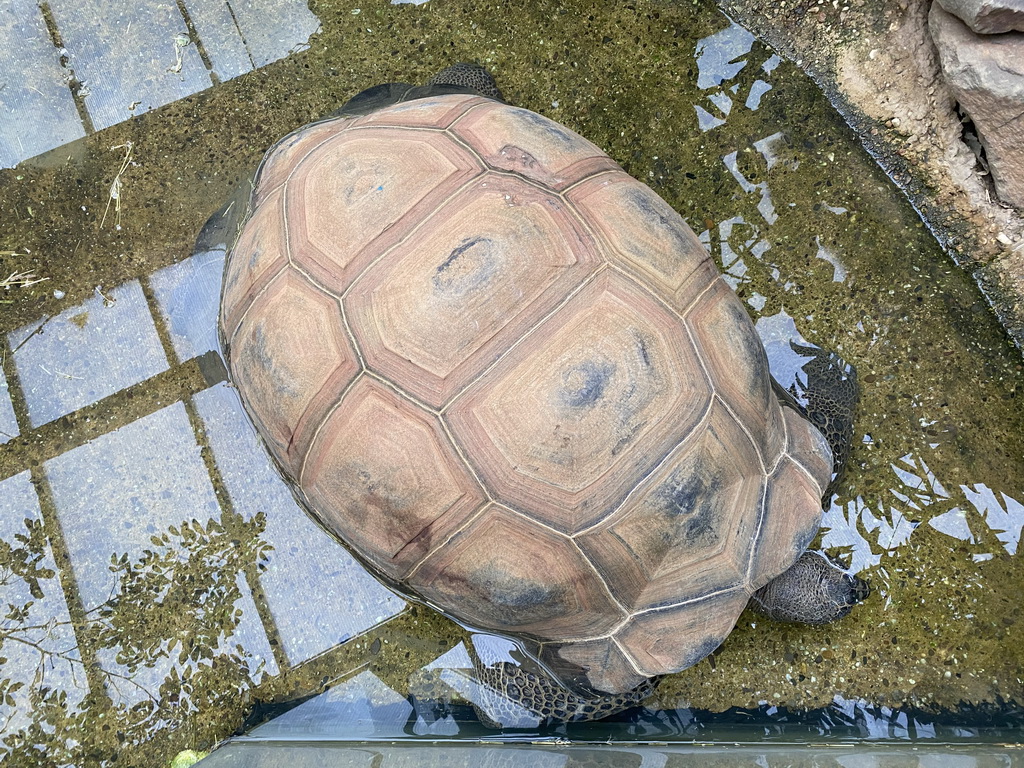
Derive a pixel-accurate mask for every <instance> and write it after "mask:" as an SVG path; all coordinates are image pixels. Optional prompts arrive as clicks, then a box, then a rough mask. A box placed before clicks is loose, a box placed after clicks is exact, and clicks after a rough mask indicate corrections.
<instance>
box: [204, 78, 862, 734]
mask: <svg viewBox="0 0 1024 768" xmlns="http://www.w3.org/2000/svg"><path fill="white" fill-rule="evenodd" d="M247 197H248V200H247V206H246V207H245V219H244V225H243V226H241V228H240V232H239V234H238V236H237V239H236V240H235V242H234V245H233V247H232V248H231V250H230V254H229V257H228V260H227V265H226V270H225V282H224V288H223V295H222V302H221V313H220V329H221V334H222V341H223V347H224V353H225V357H226V360H227V362H228V366H229V371H230V373H231V376H232V378H233V380H234V382H235V383H236V385H237V387H238V389H239V391H240V393H241V396H242V400H243V402H244V405H245V408H246V409H247V411H248V413H249V415H250V416H251V418H252V420H253V422H255V424H256V426H257V429H258V431H259V433H260V434H261V435H262V437H263V439H264V440H265V442H266V445H267V446H268V448H269V450H270V452H271V453H272V454H273V456H274V458H275V459H276V460H277V462H278V463H279V465H280V467H281V469H282V470H283V472H284V474H285V475H286V476H287V477H288V478H289V479H290V481H291V483H292V485H293V487H294V491H295V493H296V495H297V496H298V497H299V499H300V500H301V501H302V503H303V504H304V505H305V507H306V508H307V510H308V511H309V513H310V514H311V515H312V516H313V517H314V518H315V519H316V520H317V521H318V522H319V523H320V524H321V525H322V527H323V528H325V529H326V530H327V531H329V532H330V533H331V534H332V535H333V536H335V537H336V538H337V539H338V540H339V541H340V542H342V543H343V544H344V545H345V546H346V547H347V548H348V549H349V550H350V551H351V552H352V553H353V554H354V555H355V556H356V557H358V558H359V559H360V560H361V561H362V562H363V563H364V564H365V565H366V567H367V568H369V569H370V570H371V571H372V572H373V573H374V574H375V575H376V576H377V577H378V578H379V579H381V580H382V581H383V582H385V583H386V584H387V585H389V586H391V587H392V588H394V589H396V590H398V591H400V592H401V593H403V594H405V595H407V596H409V597H411V598H413V599H415V600H418V601H421V602H423V603H425V604H427V605H430V606H433V607H434V608H436V609H438V610H439V611H442V612H443V613H445V614H446V615H448V616H450V617H452V618H453V619H455V620H456V621H458V622H460V623H461V624H463V625H464V626H467V627H469V628H473V629H477V630H484V631H487V632H492V633H497V634H501V635H504V636H507V637H510V638H514V639H515V640H517V641H518V642H519V644H520V645H521V646H522V647H523V648H524V650H525V651H526V652H527V653H528V654H529V655H530V656H531V657H532V658H534V659H535V660H536V661H539V663H540V668H541V669H543V670H544V671H545V672H546V673H549V674H550V675H553V676H554V678H555V679H556V680H557V681H559V682H560V683H561V684H563V685H564V686H567V687H568V688H569V689H570V690H571V691H573V692H574V693H575V694H576V695H577V696H578V697H581V700H583V701H584V702H586V701H588V700H592V699H593V698H594V697H597V698H598V699H599V698H600V697H601V696H605V695H611V698H612V699H614V698H615V696H616V695H622V694H625V695H626V696H627V697H628V695H629V694H628V692H630V691H636V690H641V691H643V690H646V689H644V688H643V687H640V688H638V686H643V685H644V683H645V681H647V680H649V679H651V678H655V677H657V676H660V675H664V674H666V673H671V672H676V671H678V670H682V669H684V668H686V667H689V666H691V665H692V664H695V663H697V662H698V661H700V660H701V659H703V658H704V657H706V656H707V655H708V654H710V653H711V652H712V651H713V650H715V649H716V648H717V647H718V646H719V645H720V644H721V643H722V641H723V640H724V639H725V638H726V636H727V635H728V634H729V632H730V631H731V630H732V628H733V626H734V625H735V624H736V620H737V617H738V616H739V615H740V613H741V612H742V611H743V610H744V608H745V607H746V606H747V604H748V602H751V598H752V597H753V599H754V602H755V604H756V605H758V606H760V607H761V609H762V610H765V611H767V612H768V613H769V614H771V615H773V616H775V617H776V618H780V619H783V620H795V621H805V622H810V623H820V622H825V621H831V620H833V619H836V618H839V617H842V616H844V615H846V614H847V613H848V612H849V610H850V607H851V606H852V605H853V604H854V602H855V601H856V600H857V598H858V597H860V596H863V594H864V585H863V583H862V582H860V581H859V580H856V579H853V578H851V577H849V576H848V575H846V574H844V573H842V572H841V571H840V570H838V569H837V568H835V567H833V566H832V565H831V564H830V563H829V562H828V561H827V560H826V559H825V558H824V557H823V556H821V555H819V554H817V553H813V552H806V550H807V548H808V545H809V544H810V542H811V540H812V539H813V538H814V536H815V534H816V533H817V531H818V527H819V523H820V520H821V514H822V496H823V494H824V493H825V491H826V489H827V488H828V486H829V483H830V479H831V478H832V476H833V469H834V467H833V456H834V455H835V454H838V453H840V452H842V451H845V450H846V448H845V443H843V438H844V436H845V438H846V439H848V437H849V434H848V433H849V431H850V429H851V427H850V419H849V407H850V405H851V402H852V400H851V398H850V397H848V396H847V395H841V396H836V395H834V394H833V393H830V392H828V391H825V392H824V393H823V395H822V397H823V399H822V398H819V400H820V401H821V402H825V403H826V404H827V406H826V407H824V408H819V409H818V414H817V416H816V421H817V423H818V425H819V426H818V427H816V426H815V425H814V424H812V422H811V420H809V418H808V416H807V414H806V413H805V412H804V411H802V410H801V408H800V406H799V405H798V404H797V403H796V402H795V401H794V399H793V397H791V395H790V393H788V392H787V391H786V390H785V389H783V388H782V387H781V386H779V385H778V384H777V383H775V382H774V380H773V379H772V376H771V374H770V373H769V369H768V364H767V360H766V356H765V352H764V349H763V347H762V345H761V343H760V342H759V339H758V336H757V334H756V332H755V330H754V326H753V325H752V323H751V320H750V319H749V317H748V315H747V313H746V311H745V310H744V307H743V305H742V303H741V302H740V300H739V299H738V298H737V297H736V296H735V295H734V293H733V291H732V290H731V289H730V288H729V286H728V285H727V284H726V283H725V282H724V281H723V280H722V279H721V278H720V277H719V274H718V272H717V270H716V267H715V265H714V262H713V261H712V259H711V258H710V256H709V254H708V252H707V250H706V249H705V248H704V247H702V245H701V244H700V242H699V241H698V239H697V237H696V236H695V235H694V234H693V232H692V231H691V230H690V228H689V227H688V226H687V225H686V223H684V221H683V219H682V218H681V217H680V216H679V214H677V213H676V212H675V211H674V210H673V209H672V208H671V207H670V206H669V205H668V204H667V203H665V202H664V201H663V200H662V199H661V198H660V197H658V195H657V194H655V193H654V192H653V191H652V190H651V189H650V188H649V187H647V186H645V185H644V184H642V183H640V182H638V181H636V180H635V179H633V178H631V177H630V176H629V175H628V174H627V173H626V172H625V171H623V170H622V168H621V167H619V165H617V164H616V163H615V162H614V161H613V160H612V159H611V158H610V157H609V156H608V155H606V154H605V153H604V152H602V151H601V150H600V149H598V148H597V147H596V146H594V145H593V144H591V143H590V142H589V141H587V140H586V139H584V138H582V137H581V136H579V135H578V134H576V133H574V132H573V131H571V130H569V129H568V128H566V127H564V126H562V125H559V124H558V123H556V122H554V121H552V120H549V119H548V118H546V117H543V116H541V115H539V114H537V113H534V112H530V111H528V110H526V109H520V108H517V107H514V106H510V105H509V104H506V103H505V102H504V101H503V100H502V98H501V95H500V93H499V92H498V91H497V88H496V87H495V86H494V84H493V81H491V80H490V78H489V76H488V75H487V73H486V72H484V71H483V70H481V69H479V68H476V67H471V66H463V65H457V66H455V67H452V68H449V69H448V70H445V71H444V72H442V73H441V74H440V75H439V76H437V77H435V78H434V80H433V81H431V83H430V84H428V85H427V86H423V87H418V88H416V87H413V86H411V85H408V84H387V85H383V86H377V87H376V88H371V89H369V90H368V91H365V92H363V93H361V94H359V95H358V96H356V97H355V98H353V99H352V101H351V102H349V104H348V105H346V106H345V107H343V108H342V109H341V110H340V111H339V112H338V113H336V114H335V115H334V116H332V117H330V118H328V119H325V120H322V121H320V122H315V123H313V124H311V125H307V126H306V127H304V128H301V129H299V130H297V131H295V132H293V133H292V134H290V135H289V136H287V137H285V138H284V139H282V140H281V141H280V142H278V143H277V144H276V145H275V146H274V147H273V148H272V149H271V150H270V151H269V152H268V153H267V155H266V157H265V158H264V160H263V162H262V165H261V166H260V168H259V170H258V172H257V175H256V177H255V180H254V182H253V184H252V187H251V192H248V193H247ZM825 367H826V368H827V367H828V366H825ZM838 381H841V382H846V383H849V378H848V377H847V376H846V374H840V375H839V377H838ZM840 389H841V387H840ZM823 431H824V432H826V433H828V435H829V436H830V437H831V438H832V439H833V442H834V444H835V445H836V447H835V448H830V445H829V442H828V441H827V440H826V436H825V435H823ZM844 433H845V435H844ZM539 677H540V678H542V679H543V678H544V676H543V675H541V676H539ZM537 678H538V676H536V675H533V674H531V675H530V676H529V679H528V681H527V683H526V685H527V687H529V686H531V685H533V684H534V682H531V681H535V680H537ZM524 679H525V678H524ZM538 684H539V683H538ZM544 684H545V685H547V684H549V683H548V681H546V679H544ZM522 686H523V681H522V680H519V681H518V682H516V683H515V685H513V686H511V687H513V688H519V689H520V690H521V689H522ZM521 692H522V691H521ZM534 693H535V691H534ZM544 695H547V694H544ZM619 700H620V701H625V700H627V699H619ZM563 710H564V707H563V709H562V710H559V711H557V712H555V714H557V715H560V716H566V712H565V711H563ZM595 711H597V710H595V709H594V708H593V707H590V709H586V708H585V707H584V709H579V708H578V709H576V710H573V711H571V712H569V713H568V714H569V715H573V714H579V713H580V712H583V714H584V715H585V714H586V713H587V712H591V713H593V712H595ZM601 711H607V707H605V708H604V709H602V710H601Z"/></svg>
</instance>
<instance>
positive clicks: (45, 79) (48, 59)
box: [0, 0, 85, 168]
mask: <svg viewBox="0 0 1024 768" xmlns="http://www.w3.org/2000/svg"><path fill="white" fill-rule="evenodd" d="M0 51H2V55H0V167H2V168H7V167H10V166H13V165H16V164H17V163H19V162H21V161H22V160H24V159H25V158H27V157H32V156H34V155H38V154H40V153H41V152H45V151H46V150H48V149H52V148H53V147H56V146H60V145H61V144H66V143H68V142H70V141H74V140H75V139H77V138H80V137H82V136H85V127H84V126H83V125H82V121H81V119H79V117H78V110H77V108H76V107H75V101H74V99H73V98H72V96H71V91H70V90H69V89H68V86H67V76H68V74H69V73H68V72H67V70H65V69H64V68H63V67H61V65H60V61H59V57H58V56H59V52H58V51H57V50H56V49H55V48H54V47H53V42H52V41H51V40H50V35H49V33H48V32H47V30H46V24H45V22H44V20H43V16H42V14H40V13H39V6H38V4H37V3H36V1H35V0H5V2H4V3H3V5H0Z"/></svg>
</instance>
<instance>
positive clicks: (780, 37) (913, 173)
mask: <svg viewBox="0 0 1024 768" xmlns="http://www.w3.org/2000/svg"><path fill="white" fill-rule="evenodd" d="M719 3H720V4H722V5H723V6H725V7H726V9H727V10H728V11H729V13H730V14H732V15H733V16H734V17H735V18H736V19H738V20H739V21H740V22H742V23H743V24H744V25H745V26H747V28H749V29H751V30H752V31H754V32H755V33H757V34H758V35H760V36H761V37H762V38H763V39H765V40H767V41H768V42H769V43H770V44H771V45H772V46H774V47H775V48H776V49H778V50H779V51H780V52H781V53H783V54H784V55H786V56H789V57H790V58H792V59H793V60H794V61H795V62H796V63H797V65H799V66H801V67H803V68H804V69H805V70H806V71H807V72H808V73H809V74H810V75H811V76H812V77H814V79H815V80H816V81H817V82H818V83H819V85H820V86H821V87H822V88H823V90H824V91H825V92H826V93H827V94H828V96H829V98H830V99H831V100H832V102H833V104H835V105H836V107H837V108H838V109H839V110H840V112H842V114H843V115H844V116H845V117H846V119H847V121H849V122H850V124H851V126H853V128H854V129H855V130H856V131H857V132H858V133H860V135H861V138H862V140H863V141H864V142H865V144H866V145H867V147H868V148H869V149H870V150H871V152H872V153H873V154H874V156H875V157H876V158H877V159H878V161H879V163H880V164H881V166H882V167H883V168H884V169H885V170H886V172H887V173H889V175H890V177H891V178H892V179H893V181H894V182H896V183H897V184H898V185H899V186H900V187H901V188H902V189H904V191H905V192H906V193H907V195H908V196H909V197H910V199H911V200H912V201H913V202H914V204H915V206H916V207H917V208H918V210H919V211H921V213H922V215H923V216H924V218H925V220H926V221H928V223H929V226H930V227H931V228H932V229H933V231H934V232H936V234H937V236H938V237H939V239H940V240H941V241H942V243H943V245H944V246H945V247H947V248H948V249H949V250H950V251H951V253H952V254H953V255H954V258H956V259H957V260H958V261H959V263H960V264H961V265H962V266H963V267H964V268H965V269H967V270H969V271H971V272H972V273H973V275H974V277H975V279H976V280H978V281H979V283H980V284H981V285H982V287H983V289H984V291H985V293H986V295H987V296H988V298H989V299H990V300H991V301H992V302H993V305H994V307H995V309H996V312H997V313H998V315H999V317H1000V319H1001V320H1002V322H1003V324H1004V325H1005V326H1006V328H1007V330H1008V331H1009V333H1010V335H1011V336H1012V337H1013V338H1014V340H1015V341H1016V343H1017V346H1018V348H1020V349H1021V350H1022V351H1024V211H1021V210H1020V209H1016V208H1013V207H1011V206H1009V205H1007V204H1006V203H1003V202H1001V201H1000V200H998V199H997V198H996V194H995V189H994V185H993V183H992V180H991V176H990V175H988V174H987V173H986V172H985V170H984V169H983V168H982V167H981V165H980V164H979V163H978V160H977V158H976V157H975V154H974V152H972V150H971V149H970V148H969V147H968V145H967V144H966V143H965V142H964V141H963V140H962V137H961V134H962V126H961V123H960V118H959V116H958V115H957V113H956V111H955V108H954V107H955V105H956V98H955V96H954V94H953V93H952V89H951V88H950V86H949V85H948V84H947V83H946V82H945V80H944V78H943V77H942V73H941V71H940V68H939V60H938V52H937V51H936V49H935V45H934V44H933V43H932V40H931V36H930V35H929V33H928V11H929V6H930V5H931V4H932V0H842V2H841V3H840V6H839V7H836V8H833V6H832V4H831V3H824V4H821V5H817V4H816V3H815V0H797V1H796V2H795V3H793V2H787V3H786V4H785V5H783V4H782V3H779V2H778V0H719Z"/></svg>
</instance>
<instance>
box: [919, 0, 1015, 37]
mask: <svg viewBox="0 0 1024 768" xmlns="http://www.w3.org/2000/svg"><path fill="white" fill-rule="evenodd" d="M936 1H937V3H938V4H939V5H941V6H942V7H943V8H944V9H945V10H946V11H947V12H948V13H952V14H953V15H954V16H959V17H960V18H961V19H962V20H963V21H964V23H965V24H967V26H969V27H970V28H971V29H973V30H974V31H975V32H978V33H980V34H983V35H992V34H999V33H1000V32H1012V31H1014V30H1016V31H1018V32H1024V0H936Z"/></svg>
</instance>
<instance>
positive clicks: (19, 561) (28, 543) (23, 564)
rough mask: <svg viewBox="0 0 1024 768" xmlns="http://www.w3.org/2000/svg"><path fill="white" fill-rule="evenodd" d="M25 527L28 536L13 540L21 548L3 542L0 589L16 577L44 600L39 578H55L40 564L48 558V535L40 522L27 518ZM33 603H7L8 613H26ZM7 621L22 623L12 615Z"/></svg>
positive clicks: (0, 640)
mask: <svg viewBox="0 0 1024 768" xmlns="http://www.w3.org/2000/svg"><path fill="white" fill-rule="evenodd" d="M25 528H26V529H27V530H28V533H27V534H25V533H16V534H14V541H16V542H18V543H20V544H21V545H22V546H20V547H15V546H12V545H11V542H9V541H7V540H5V539H0V586H7V585H8V584H10V583H11V578H12V577H17V578H19V579H21V580H22V581H24V582H25V584H27V585H28V589H29V593H30V594H31V595H32V597H34V598H35V599H36V600H41V599H42V597H43V590H42V588H41V587H40V586H39V580H40V579H52V578H53V569H51V568H45V567H42V566H41V565H40V563H41V562H42V560H43V558H44V557H46V533H45V532H44V531H43V524H42V522H41V521H39V520H32V519H29V518H26V519H25ZM29 605H31V603H27V604H25V605H22V606H20V608H17V607H16V606H14V605H11V604H10V603H8V604H7V608H8V611H15V610H17V611H19V613H20V611H27V610H28V606H29ZM6 618H7V619H8V621H19V620H21V621H23V620H24V618H22V619H18V618H15V617H12V616H11V615H10V614H8V616H7V617H6ZM3 636H4V635H3V633H2V632H0V645H2V644H3Z"/></svg>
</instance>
